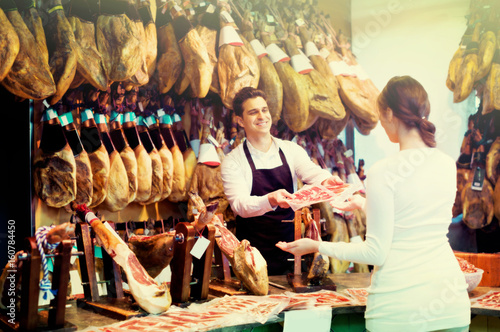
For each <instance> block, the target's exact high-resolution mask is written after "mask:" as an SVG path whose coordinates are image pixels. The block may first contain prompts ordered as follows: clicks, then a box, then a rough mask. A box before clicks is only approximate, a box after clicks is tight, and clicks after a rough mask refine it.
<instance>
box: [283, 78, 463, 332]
mask: <svg viewBox="0 0 500 332" xmlns="http://www.w3.org/2000/svg"><path fill="white" fill-rule="evenodd" d="M378 108H379V112H380V122H381V124H382V127H383V128H384V129H385V132H386V133H387V136H388V137H389V139H390V141H391V142H393V143H398V144H399V148H400V151H399V152H398V153H397V154H396V155H394V156H392V157H389V158H386V159H384V160H381V161H379V162H377V163H376V164H374V165H373V166H372V167H371V169H370V170H369V172H368V174H367V178H366V180H365V183H366V201H365V199H364V198H362V197H361V196H359V195H355V196H354V197H353V198H352V199H351V200H349V201H348V202H345V203H343V204H341V205H336V206H335V207H337V208H339V209H343V210H346V211H349V210H353V209H357V208H364V209H365V210H366V215H367V233H366V239H365V241H364V242H360V243H342V242H338V243H329V242H316V241H313V240H310V239H300V240H297V241H294V242H290V243H285V242H279V243H278V244H277V246H278V247H279V248H281V249H282V250H285V251H287V252H290V253H292V254H295V255H304V254H307V253H312V252H316V251H319V252H321V253H322V254H325V255H329V256H332V257H335V258H337V259H341V260H347V261H353V262H357V263H364V264H371V265H374V266H375V268H374V273H373V275H372V278H371V285H370V287H369V289H368V292H369V296H368V302H367V307H366V313H365V319H366V328H367V330H368V331H371V332H374V331H375V332H377V331H384V332H386V331H453V332H462V331H468V326H469V324H470V301H469V297H468V294H467V290H466V289H467V284H466V282H465V278H464V275H463V273H462V272H461V270H460V268H459V265H458V263H457V260H456V258H455V256H454V254H453V251H452V249H451V247H450V245H449V242H448V238H447V236H446V234H447V233H448V226H449V224H450V223H451V219H452V206H453V202H454V200H455V193H456V166H455V162H454V161H453V160H452V159H451V158H450V157H449V156H447V155H445V154H444V153H442V152H441V151H439V150H438V149H435V148H434V147H435V145H436V142H435V138H434V132H435V127H434V125H433V124H432V123H431V122H429V121H428V120H427V119H428V117H429V112H430V105H429V100H428V97H427V92H426V91H425V90H424V88H423V87H422V85H421V84H420V83H419V82H417V81H416V80H415V79H413V78H411V77H409V76H402V77H394V78H392V79H391V80H390V81H389V82H388V83H387V85H386V87H385V88H384V90H383V91H382V93H381V94H380V96H379V98H378Z"/></svg>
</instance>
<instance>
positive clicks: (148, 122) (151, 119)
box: [144, 115, 156, 127]
mask: <svg viewBox="0 0 500 332" xmlns="http://www.w3.org/2000/svg"><path fill="white" fill-rule="evenodd" d="M144 121H145V122H146V126H148V127H151V126H152V125H154V124H156V118H155V116H154V115H150V116H148V117H147V118H146V119H145V120H144Z"/></svg>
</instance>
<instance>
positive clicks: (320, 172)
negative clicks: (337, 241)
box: [221, 87, 342, 275]
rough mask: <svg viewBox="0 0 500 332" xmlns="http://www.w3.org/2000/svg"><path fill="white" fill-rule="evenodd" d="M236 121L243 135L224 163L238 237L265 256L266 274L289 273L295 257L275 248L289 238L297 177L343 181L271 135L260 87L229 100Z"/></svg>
mask: <svg viewBox="0 0 500 332" xmlns="http://www.w3.org/2000/svg"><path fill="white" fill-rule="evenodd" d="M233 110H234V113H235V115H236V120H237V122H238V124H239V125H240V126H241V127H242V128H243V129H244V130H245V134H246V140H245V141H244V142H243V143H242V144H240V145H239V146H237V147H236V148H235V149H234V150H233V151H231V153H229V154H228V155H227V156H226V157H225V158H224V161H223V162H222V169H221V172H222V181H223V184H224V192H225V194H226V196H227V199H228V201H229V203H230V205H231V208H232V209H233V211H234V213H235V214H236V215H237V217H236V236H237V237H238V239H239V240H242V239H247V240H248V241H250V244H251V245H252V246H254V247H256V248H257V249H259V251H260V252H261V253H262V256H264V258H265V259H266V261H267V268H268V273H269V275H278V274H286V273H288V272H293V262H291V261H289V260H288V259H289V258H292V257H293V256H292V255H291V254H289V253H287V252H284V251H282V250H280V249H279V248H277V247H276V246H275V244H276V243H277V242H279V241H293V239H294V226H293V223H284V222H282V220H292V219H293V218H294V212H293V210H292V209H291V208H290V205H289V204H288V202H287V200H288V199H289V198H292V193H293V192H295V191H296V190H297V180H298V179H300V180H302V182H304V183H308V184H316V183H322V184H325V182H328V183H331V184H341V183H342V181H341V180H340V179H339V178H338V177H336V176H332V175H331V174H330V173H329V172H328V171H327V170H324V169H322V168H320V167H319V166H318V165H316V164H314V163H313V162H312V161H311V158H310V157H309V156H308V155H307V152H306V151H305V150H304V149H303V148H302V147H300V146H299V145H297V144H296V143H294V142H291V141H285V140H281V139H279V138H276V137H273V136H272V135H271V132H270V130H271V125H272V121H271V114H270V112H269V108H268V105H267V102H266V95H265V94H264V92H263V91H260V90H257V89H254V88H251V87H246V88H243V89H241V90H240V91H239V92H238V93H237V94H236V96H235V97H234V100H233Z"/></svg>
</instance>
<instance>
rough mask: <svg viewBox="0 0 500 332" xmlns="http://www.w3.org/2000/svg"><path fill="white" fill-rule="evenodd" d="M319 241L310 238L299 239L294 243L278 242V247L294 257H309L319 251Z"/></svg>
mask: <svg viewBox="0 0 500 332" xmlns="http://www.w3.org/2000/svg"><path fill="white" fill-rule="evenodd" d="M319 243H320V242H319V241H315V240H313V239H309V238H303V239H299V240H296V241H293V242H288V243H286V242H278V243H276V247H278V248H280V249H281V250H283V251H287V252H289V253H291V254H293V255H307V254H311V253H314V252H317V251H318V248H319Z"/></svg>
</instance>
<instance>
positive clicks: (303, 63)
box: [291, 54, 314, 74]
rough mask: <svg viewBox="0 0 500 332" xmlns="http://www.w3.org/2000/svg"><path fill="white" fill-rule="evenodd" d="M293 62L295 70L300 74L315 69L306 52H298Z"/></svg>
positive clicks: (293, 57)
mask: <svg viewBox="0 0 500 332" xmlns="http://www.w3.org/2000/svg"><path fill="white" fill-rule="evenodd" d="M291 64H292V67H293V69H295V71H296V72H297V73H299V74H307V73H309V72H311V71H312V70H313V69H314V67H313V66H312V65H311V63H310V62H309V59H308V58H307V57H306V56H305V55H304V54H296V55H294V56H292V59H291Z"/></svg>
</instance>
